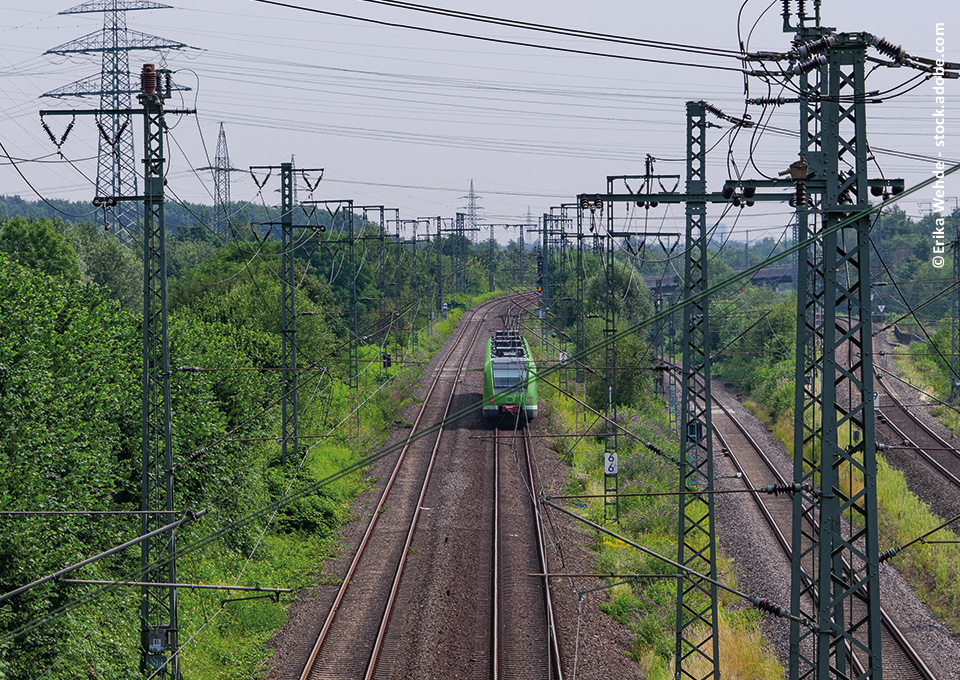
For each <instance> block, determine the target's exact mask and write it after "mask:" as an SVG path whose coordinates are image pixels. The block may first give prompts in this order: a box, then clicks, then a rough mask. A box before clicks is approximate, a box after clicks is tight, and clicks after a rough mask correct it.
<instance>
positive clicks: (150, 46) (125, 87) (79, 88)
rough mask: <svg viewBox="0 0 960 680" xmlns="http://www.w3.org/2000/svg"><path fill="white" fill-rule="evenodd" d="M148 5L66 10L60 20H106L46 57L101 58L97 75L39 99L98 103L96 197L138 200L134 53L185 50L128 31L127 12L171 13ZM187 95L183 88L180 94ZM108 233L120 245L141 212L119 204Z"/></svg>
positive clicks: (138, 0) (129, 2) (143, 0)
mask: <svg viewBox="0 0 960 680" xmlns="http://www.w3.org/2000/svg"><path fill="white" fill-rule="evenodd" d="M170 8H171V5H163V4H160V3H158V2H150V1H149V0H92V1H91V2H85V3H83V4H81V5H77V6H76V7H71V8H70V9H66V10H63V11H62V12H60V14H64V15H66V14H94V13H102V14H103V28H102V29H101V30H100V31H95V32H93V33H89V34H87V35H85V36H83V37H81V38H77V39H76V40H71V41H70V42H66V43H64V44H62V45H59V46H57V47H53V48H51V49H49V50H47V51H46V52H45V54H56V55H71V54H100V55H101V70H100V74H99V75H93V76H88V77H86V78H82V79H81V80H78V81H76V82H73V83H71V84H69V85H66V86H64V87H61V88H58V89H56V90H52V91H50V92H47V93H45V94H43V95H41V96H43V97H51V98H60V99H62V98H67V97H99V98H100V109H101V111H105V112H111V111H113V112H116V113H103V114H101V116H100V117H99V120H98V122H97V126H98V128H99V131H100V136H99V144H98V154H97V155H98V161H97V197H98V198H103V197H112V198H116V197H120V196H135V195H137V175H138V171H137V166H136V161H135V155H134V147H133V126H132V124H131V116H130V114H129V113H119V112H120V111H122V110H126V109H129V108H130V102H131V96H132V95H133V94H136V93H138V92H139V91H140V90H139V89H137V88H134V87H132V86H131V83H132V77H131V74H130V52H132V51H134V50H147V51H159V50H179V49H183V48H185V47H187V45H186V44H184V43H181V42H176V41H172V40H167V39H166V38H159V37H157V36H153V35H148V34H146V33H141V32H139V31H132V30H129V29H128V28H127V12H128V11H134V10H147V9H170ZM179 89H183V88H179ZM105 226H106V228H107V230H108V231H110V232H111V233H113V234H115V235H116V236H118V237H120V238H121V239H122V240H126V238H127V236H128V235H130V234H136V233H139V211H138V209H137V205H136V203H134V202H131V201H122V202H118V203H117V207H116V208H115V209H113V210H112V211H110V212H109V213H108V214H107V224H106V225H105Z"/></svg>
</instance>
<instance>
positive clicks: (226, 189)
mask: <svg viewBox="0 0 960 680" xmlns="http://www.w3.org/2000/svg"><path fill="white" fill-rule="evenodd" d="M233 170H234V168H233V167H232V166H231V165H230V151H229V150H228V149H227V133H226V132H225V131H224V129H223V123H220V134H219V135H217V154H216V157H215V159H214V170H213V189H214V203H215V205H214V224H215V229H216V231H217V233H218V234H220V235H222V236H227V235H229V233H230V173H231V172H232V171H233Z"/></svg>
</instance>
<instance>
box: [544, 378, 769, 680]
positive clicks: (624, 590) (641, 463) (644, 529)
mask: <svg viewBox="0 0 960 680" xmlns="http://www.w3.org/2000/svg"><path fill="white" fill-rule="evenodd" d="M571 384H572V383H571ZM540 398H541V408H542V409H543V411H544V417H545V418H547V419H548V422H549V426H548V428H547V429H548V430H549V431H551V432H558V433H564V432H566V433H569V432H573V431H575V426H576V418H575V410H576V406H575V403H574V402H573V400H571V399H569V398H567V397H565V396H562V395H559V394H558V393H557V392H556V390H554V389H553V388H550V387H549V386H546V385H541V387H540ZM618 419H619V420H620V421H621V423H623V424H624V425H625V426H626V427H628V428H629V429H630V430H631V432H633V433H634V434H636V435H637V436H638V437H639V438H640V439H641V440H643V441H648V442H652V443H653V444H654V445H655V446H657V447H659V448H660V449H661V450H663V451H664V452H665V453H667V455H669V456H673V457H678V456H679V450H678V449H679V447H678V444H677V442H676V440H675V438H674V437H673V435H672V434H671V433H670V427H669V420H668V417H667V413H666V407H665V405H663V404H662V403H656V404H651V406H650V407H649V408H648V409H647V410H645V411H641V410H638V409H629V408H624V409H622V410H621V412H620V413H619V414H618ZM548 441H550V446H551V448H553V450H554V451H556V452H557V454H558V456H559V457H560V458H561V459H562V460H564V461H565V462H567V463H569V464H570V466H571V469H570V471H569V475H568V478H567V483H566V487H565V489H564V493H565V494H569V495H576V494H596V493H599V494H602V493H603V468H602V466H601V464H602V457H603V448H604V447H603V444H602V442H601V441H600V440H599V439H597V438H596V437H589V436H588V437H584V438H582V439H579V440H574V439H571V438H559V437H558V438H556V439H554V440H548ZM618 451H619V454H620V465H621V473H620V490H621V493H631V492H657V491H674V490H675V489H676V486H677V484H678V480H677V474H676V470H675V468H673V469H671V466H670V465H669V464H668V463H666V462H665V461H664V460H663V459H662V458H659V457H657V456H655V455H654V454H652V453H650V452H649V451H648V450H647V449H646V448H645V447H643V446H639V445H638V443H637V442H636V441H634V440H632V439H630V438H627V437H620V438H619V442H618ZM574 503H575V505H577V506H579V507H578V508H575V509H576V510H577V512H579V513H580V514H582V515H584V516H586V517H587V518H589V519H591V520H593V521H596V522H598V523H601V524H602V523H603V512H604V508H603V500H602V499H583V500H582V501H581V502H579V503H576V502H574ZM677 513H678V506H677V502H676V498H675V497H672V496H661V497H651V496H647V497H633V498H623V499H621V506H620V520H621V526H620V527H618V528H617V529H616V531H617V533H620V534H623V535H625V536H626V537H627V538H629V539H630V540H632V541H635V542H637V543H639V544H641V545H644V546H645V547H647V548H649V549H650V550H652V551H654V552H656V553H659V554H661V555H664V556H668V557H671V558H675V557H676V554H677V537H676V531H677V530H676V523H677ZM593 550H594V552H595V554H596V558H595V568H596V571H597V572H598V573H604V572H606V573H649V574H658V575H664V576H670V575H671V574H674V573H675V571H674V568H673V567H671V566H670V565H669V564H667V563H666V562H664V561H662V560H659V559H657V558H654V557H651V556H648V555H646V554H644V553H641V552H639V551H637V550H635V549H634V548H632V547H630V546H628V545H627V544H625V543H623V542H622V541H619V540H618V539H615V538H612V537H609V536H607V535H601V536H598V537H597V539H596V542H595V544H594V546H593ZM719 563H720V564H719V565H718V570H719V572H720V573H721V574H722V579H723V580H724V582H726V583H729V584H731V585H735V582H734V577H733V572H732V568H731V564H730V561H729V560H725V559H723V558H722V557H721V558H720V559H719ZM676 588H677V582H676V580H675V579H673V578H649V579H642V580H639V581H638V582H636V583H635V584H633V585H628V584H618V585H613V584H611V587H610V588H609V589H608V590H607V592H606V594H607V599H606V601H605V602H603V603H602V604H601V605H600V608H601V609H602V610H603V611H604V612H605V613H607V614H608V615H609V616H611V617H612V618H614V619H615V620H617V621H619V622H620V623H622V624H624V625H626V626H627V627H628V628H629V630H630V632H631V635H632V641H631V644H630V648H629V650H628V654H629V656H630V657H631V658H632V659H633V660H634V661H636V662H637V664H638V665H639V667H640V668H641V670H642V672H643V673H644V674H645V676H646V677H647V678H649V679H650V680H670V679H672V678H673V677H674V669H673V663H674V653H675V645H676V642H675V639H676V638H675V624H676ZM742 607H743V604H742V603H741V602H739V601H738V600H737V598H736V597H734V596H731V595H729V594H726V593H725V591H722V594H721V598H720V614H719V621H718V630H719V644H720V661H721V673H722V677H723V678H750V679H751V680H773V679H774V678H776V679H778V680H779V679H780V678H782V677H783V669H782V668H781V666H780V664H779V663H778V662H777V660H776V659H775V657H774V656H773V654H772V653H771V651H770V648H769V645H768V644H767V643H766V642H765V641H764V639H763V636H762V633H761V630H760V626H759V619H760V615H759V613H758V612H756V611H754V610H752V609H743V608H742ZM700 670H702V671H705V670H706V669H700ZM693 672H695V673H696V672H697V671H693Z"/></svg>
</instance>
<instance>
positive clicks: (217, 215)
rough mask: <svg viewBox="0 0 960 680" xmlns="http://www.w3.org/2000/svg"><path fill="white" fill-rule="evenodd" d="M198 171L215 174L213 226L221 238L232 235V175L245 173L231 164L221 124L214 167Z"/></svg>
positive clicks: (206, 167)
mask: <svg viewBox="0 0 960 680" xmlns="http://www.w3.org/2000/svg"><path fill="white" fill-rule="evenodd" d="M197 170H210V171H211V172H213V193H214V196H213V225H214V231H215V232H216V233H217V234H219V235H220V236H229V235H230V173H231V172H244V171H243V170H241V169H240V168H235V167H233V166H232V165H231V164H230V151H229V150H228V149H227V133H226V132H224V130H223V123H222V122H221V123H220V134H219V135H218V136H217V154H216V156H215V158H214V161H213V165H207V166H204V167H202V168H197Z"/></svg>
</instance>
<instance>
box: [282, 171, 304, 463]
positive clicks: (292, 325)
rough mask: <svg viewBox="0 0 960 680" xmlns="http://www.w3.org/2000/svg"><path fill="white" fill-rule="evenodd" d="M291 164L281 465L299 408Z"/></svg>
mask: <svg viewBox="0 0 960 680" xmlns="http://www.w3.org/2000/svg"><path fill="white" fill-rule="evenodd" d="M293 186H294V179H293V163H281V164H280V252H281V257H280V260H281V261H280V339H281V343H282V344H281V348H280V414H281V432H280V441H281V454H280V455H281V458H280V460H281V462H284V463H285V462H286V461H287V456H288V455H290V454H294V455H297V454H298V451H299V443H300V408H299V404H298V399H297V394H298V392H299V390H298V389H297V308H296V291H297V276H296V272H295V270H294V257H293V256H294V238H293V206H294V196H293Z"/></svg>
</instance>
